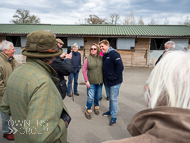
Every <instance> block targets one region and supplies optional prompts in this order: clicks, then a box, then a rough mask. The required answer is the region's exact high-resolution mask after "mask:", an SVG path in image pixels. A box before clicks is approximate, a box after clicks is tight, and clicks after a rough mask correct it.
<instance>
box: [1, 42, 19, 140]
mask: <svg viewBox="0 0 190 143" xmlns="http://www.w3.org/2000/svg"><path fill="white" fill-rule="evenodd" d="M15 52H16V50H15V48H14V46H13V43H11V42H8V41H6V40H4V41H3V42H2V43H1V44H0V103H1V100H2V97H3V94H4V92H5V90H6V85H7V80H8V78H9V76H10V74H11V73H12V72H13V71H14V69H15V68H16V67H18V63H17V61H16V60H15V59H14V58H13V56H14V53H15ZM0 112H1V118H2V132H3V137H4V138H6V139H8V140H14V135H13V134H9V132H10V128H12V127H10V126H9V120H10V116H8V115H6V114H4V113H3V112H2V111H1V110H0Z"/></svg>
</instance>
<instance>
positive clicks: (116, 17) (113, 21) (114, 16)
mask: <svg viewBox="0 0 190 143" xmlns="http://www.w3.org/2000/svg"><path fill="white" fill-rule="evenodd" d="M118 20H119V15H118V14H116V13H113V14H110V24H115V25H116V24H117V22H118Z"/></svg>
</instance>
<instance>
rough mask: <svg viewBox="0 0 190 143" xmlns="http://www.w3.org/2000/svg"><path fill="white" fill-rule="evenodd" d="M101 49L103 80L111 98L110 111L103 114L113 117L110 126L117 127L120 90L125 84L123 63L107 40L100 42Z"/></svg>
mask: <svg viewBox="0 0 190 143" xmlns="http://www.w3.org/2000/svg"><path fill="white" fill-rule="evenodd" d="M99 45H100V49H101V51H102V52H103V54H104V56H103V78H104V85H105V88H106V94H108V95H107V96H108V97H109V111H107V112H105V113H103V114H102V115H103V116H109V115H111V120H110V125H111V126H112V125H115V123H116V120H117V108H118V100H117V97H118V95H119V88H120V86H121V83H122V82H123V75H122V72H123V62H122V60H121V56H120V54H119V53H118V52H117V51H116V50H114V49H113V48H112V47H111V46H109V42H108V41H107V40H102V41H101V42H99Z"/></svg>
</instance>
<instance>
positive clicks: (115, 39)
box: [100, 38, 117, 49]
mask: <svg viewBox="0 0 190 143" xmlns="http://www.w3.org/2000/svg"><path fill="white" fill-rule="evenodd" d="M102 40H108V41H109V43H110V46H111V47H112V48H114V49H117V46H116V42H117V38H100V41H102Z"/></svg>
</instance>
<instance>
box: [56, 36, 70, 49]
mask: <svg viewBox="0 0 190 143" xmlns="http://www.w3.org/2000/svg"><path fill="white" fill-rule="evenodd" d="M56 38H59V39H61V40H62V41H63V43H64V44H63V47H62V48H67V37H56Z"/></svg>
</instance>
